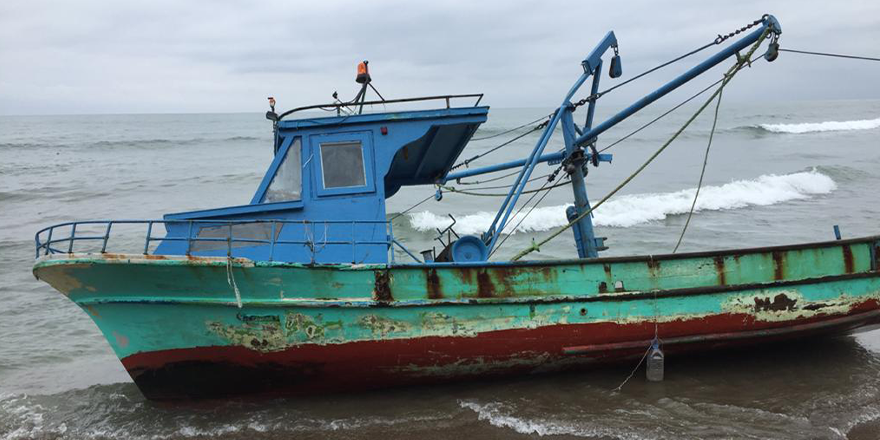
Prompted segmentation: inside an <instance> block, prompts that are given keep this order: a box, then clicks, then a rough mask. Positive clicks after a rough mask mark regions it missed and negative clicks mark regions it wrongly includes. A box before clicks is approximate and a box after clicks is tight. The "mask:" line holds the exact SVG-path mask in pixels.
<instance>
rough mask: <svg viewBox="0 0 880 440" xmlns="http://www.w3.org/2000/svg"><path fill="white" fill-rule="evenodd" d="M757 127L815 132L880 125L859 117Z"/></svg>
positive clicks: (783, 130)
mask: <svg viewBox="0 0 880 440" xmlns="http://www.w3.org/2000/svg"><path fill="white" fill-rule="evenodd" d="M758 127H759V128H763V129H764V130H767V131H770V132H773V133H792V134H802V133H816V132H821V131H845V130H872V129H875V128H878V127H880V118H878V119H860V120H855V121H825V122H807V123H803V124H758Z"/></svg>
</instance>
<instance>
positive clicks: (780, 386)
mask: <svg viewBox="0 0 880 440" xmlns="http://www.w3.org/2000/svg"><path fill="white" fill-rule="evenodd" d="M610 107H613V106H610ZM602 110H606V111H605V112H604V113H602V112H601V111H600V114H599V115H598V116H597V117H598V119H599V120H601V118H602V117H603V116H607V115H608V114H609V113H608V108H605V107H603V108H602ZM662 110H664V108H663V107H662V106H660V107H658V108H656V109H650V110H646V111H645V112H643V113H640V114H637V115H636V116H634V117H633V118H631V119H630V120H628V121H626V122H625V123H623V124H621V125H620V126H618V127H615V128H614V129H612V130H610V131H609V132H608V133H606V134H604V135H603V136H602V137H601V138H600V141H599V143H598V145H597V146H598V147H599V148H600V149H601V148H603V147H604V146H607V145H609V144H610V143H611V142H613V141H615V140H617V139H618V138H620V137H622V136H624V135H625V134H627V133H628V132H629V131H631V130H634V129H636V128H638V127H639V126H641V125H642V124H644V123H646V122H648V121H650V120H651V119H653V118H654V117H656V116H657V115H659V113H660V112H661V111H662ZM549 111H550V110H549V109H493V110H492V111H491V112H490V119H489V121H488V122H487V123H486V124H484V125H483V127H482V128H481V129H480V131H479V132H478V133H477V134H476V137H485V136H491V135H493V134H498V133H501V132H503V131H505V130H508V129H510V128H513V127H516V126H518V125H520V124H522V123H524V122H527V121H529V120H533V119H536V118H538V117H540V116H542V115H545V114H547V113H549ZM688 115H689V114H688V111H683V112H679V113H675V114H673V115H670V116H669V117H667V118H666V119H664V120H662V121H661V122H659V123H657V124H654V125H653V126H651V127H649V128H648V129H646V130H643V131H641V132H639V133H638V134H637V135H635V136H633V137H632V138H630V139H629V140H627V141H625V142H623V143H620V144H619V145H616V146H614V147H613V148H611V149H610V150H608V151H607V153H611V154H613V155H614V158H613V162H612V163H610V164H608V163H602V164H601V166H599V167H598V168H594V167H590V168H589V174H588V176H587V190H588V192H589V194H590V197H591V200H593V201H594V202H595V201H597V200H599V199H600V198H601V197H603V196H604V195H605V194H607V193H608V192H609V191H610V190H612V189H613V188H614V187H615V186H617V184H618V183H620V182H621V181H622V180H623V179H624V178H625V177H627V176H629V175H630V174H631V173H632V172H633V171H635V170H636V169H637V168H638V167H639V166H640V165H641V164H642V163H643V162H644V161H645V160H646V159H647V157H648V156H650V155H651V154H652V153H653V152H654V151H655V150H656V149H657V148H658V147H659V146H660V145H661V144H662V143H663V142H664V141H665V140H666V139H667V138H668V137H669V136H670V135H671V134H672V133H673V132H674V131H675V129H676V128H678V127H679V126H680V125H681V124H682V123H683V122H684V120H685V119H686V117H687V116H688ZM582 117H583V115H582V114H577V119H578V120H580V121H582ZM711 122H712V121H711V115H710V114H708V113H707V114H706V115H704V116H702V117H701V118H699V119H698V120H697V121H696V122H695V123H694V124H693V125H692V127H690V128H689V129H688V130H687V131H686V132H685V133H684V134H683V135H682V136H681V137H680V138H679V139H678V140H677V141H676V142H675V143H673V144H672V146H671V147H669V149H668V150H667V151H666V152H664V153H663V154H662V155H661V156H660V157H659V158H658V159H657V160H656V161H655V162H654V163H653V164H652V166H650V167H648V168H647V169H646V170H645V171H644V172H643V173H642V174H640V175H639V176H638V177H637V178H636V179H634V180H633V181H632V183H631V184H630V185H628V186H627V187H625V188H624V189H623V190H622V191H621V192H620V193H619V194H618V195H617V196H615V197H613V198H612V199H610V200H609V201H608V202H607V203H606V204H604V205H603V206H600V207H599V208H598V209H597V210H596V212H595V215H594V218H593V223H594V224H595V225H596V232H597V235H599V236H604V237H608V240H607V244H608V246H609V247H610V249H609V250H607V251H605V252H603V253H602V255H605V256H615V255H632V254H660V253H668V252H671V251H672V249H673V247H674V246H675V243H676V241H677V240H678V237H679V235H680V234H681V231H682V227H683V226H684V222H685V220H686V216H687V212H688V211H689V210H690V208H691V204H692V203H693V197H694V193H695V192H696V185H697V182H698V180H699V175H700V171H701V167H702V163H703V155H704V153H705V150H706V142H707V138H708V133H709V129H710V127H711ZM510 136H512V135H505V136H498V137H494V138H490V139H486V140H482V141H474V142H472V143H471V145H470V146H469V147H468V150H466V152H465V153H464V154H463V157H471V156H472V155H474V154H478V153H480V152H485V151H488V150H489V149H490V148H492V147H494V146H496V145H498V144H499V143H501V142H503V141H504V140H506V139H508V138H509V137H510ZM537 137H538V135H537V134H534V133H533V134H530V135H527V136H526V137H524V138H523V139H521V140H520V141H517V142H514V143H513V144H511V145H509V146H507V147H504V148H502V149H500V150H498V151H497V152H495V153H492V154H490V155H487V156H486V157H484V158H482V159H480V160H478V161H476V162H474V163H473V164H471V166H472V167H473V166H479V165H484V164H491V163H495V162H502V161H508V160H513V159H517V158H521V157H523V156H524V155H526V154H527V153H528V152H529V151H530V149H531V148H532V147H533V146H534V143H535V142H536V141H537ZM561 148H562V141H561V135H560V133H557V134H556V136H555V137H554V140H553V141H552V142H551V143H550V145H549V146H548V147H547V151H548V152H550V151H557V150H559V149H561ZM271 159H272V146H271V124H270V123H269V122H268V121H266V120H265V119H263V118H262V115H260V114H187V115H92V116H4V117H0V439H25V438H46V439H56V438H71V439H79V438H97V439H103V438H107V439H129V438H136V439H178V438H203V437H216V438H224V439H226V438H228V439H233V438H243V439H244V438H246V439H262V438H266V439H275V438H449V437H463V438H529V437H538V436H559V437H577V438H603V439H604V438H612V439H617V438H620V439H641V438H705V437H712V438H725V437H738V438H743V437H745V438H829V439H835V438H847V437H849V438H878V437H880V333H877V332H869V333H864V334H860V335H858V336H854V337H845V338H840V339H833V340H822V341H806V342H802V343H792V344H787V345H782V346H775V347H773V348H772V349H769V350H767V349H756V350H745V351H736V352H729V353H728V352H718V353H712V354H709V355H705V356H696V357H689V358H686V359H685V358H675V357H672V358H667V359H666V365H665V369H666V374H665V381H664V382H662V383H648V382H646V380H645V379H644V375H643V374H637V375H636V376H635V377H634V378H633V379H631V380H630V381H629V382H627V384H626V385H625V386H624V387H623V388H622V389H621V391H618V392H614V391H612V390H614V389H615V388H616V387H617V386H618V385H620V383H621V382H622V381H623V380H624V379H625V378H626V377H627V376H628V375H629V373H630V371H631V370H632V367H634V365H633V366H624V367H616V368H610V369H602V370H598V371H592V372H586V373H579V374H565V375H556V376H547V377H521V378H513V379H510V380H505V381H501V382H486V383H468V384H457V385H447V386H438V387H419V388H411V389H402V390H391V391H384V392H377V393H369V394H363V395H354V396H338V395H337V396H313V397H309V398H298V399H276V400H269V401H266V400H256V401H254V400H248V399H237V400H231V401H211V402H198V403H190V404H167V403H154V402H149V401H146V400H145V399H144V398H143V397H142V396H141V395H140V393H139V392H138V390H137V388H136V387H135V386H134V384H133V383H132V382H131V380H130V379H129V378H128V376H127V374H126V373H125V371H124V370H123V369H122V367H121V365H120V363H119V361H118V360H117V359H116V357H115V355H114V354H113V352H112V351H111V349H110V347H109V346H108V344H107V343H106V342H105V341H104V338H103V336H102V335H101V334H100V332H99V331H98V330H97V328H96V327H95V325H94V324H93V323H92V322H91V320H90V319H89V318H88V316H87V315H86V314H85V313H83V312H82V311H81V310H80V309H79V308H77V307H76V306H75V305H73V304H71V303H70V302H69V301H67V300H66V299H65V298H64V297H63V296H62V295H60V294H59V293H57V292H55V291H54V290H53V289H52V288H50V287H49V286H48V285H46V284H44V283H42V282H39V281H37V280H35V279H34V277H33V276H32V274H31V265H32V264H33V258H34V247H33V246H34V245H33V243H34V241H33V234H34V233H35V232H36V231H37V230H38V229H40V228H43V227H45V226H49V225H52V224H55V223H59V222H64V221H70V220H86V219H110V218H129V219H130V218H161V216H162V214H164V213H167V212H178V211H186V210H194V209H203V208H211V207H220V206H228V205H236V204H243V203H247V202H248V201H249V200H250V198H251V196H252V195H253V192H254V191H255V189H256V186H257V185H258V184H259V182H260V180H261V178H262V176H263V173H264V171H265V168H266V167H267V165H268V163H269V161H270V160H271ZM555 168H556V166H553V165H546V164H542V165H539V166H538V168H537V169H536V170H535V174H534V175H533V177H542V176H546V175H548V174H551V173H552V172H553V171H554V170H555ZM499 175H503V173H499V174H495V175H489V176H480V177H473V178H469V179H463V181H462V182H449V183H448V185H449V186H452V187H455V188H456V189H458V190H466V191H470V192H475V193H482V194H487V195H484V196H470V195H464V194H460V193H455V192H452V191H449V190H444V191H443V197H442V200H441V201H436V200H434V199H433V198H430V199H429V200H428V201H425V202H423V203H421V204H419V205H418V206H415V207H414V208H413V206H414V205H416V204H417V203H418V202H420V201H422V200H425V199H426V198H428V197H429V196H431V195H432V194H434V193H435V192H436V190H437V188H435V187H432V186H423V187H412V188H405V189H403V190H402V191H400V193H399V194H398V195H395V196H394V197H392V198H391V199H389V200H388V213H389V216H388V217H389V219H393V223H394V231H395V236H396V237H397V238H398V239H399V240H401V241H402V242H403V243H404V244H405V245H406V246H407V247H408V248H409V249H411V250H412V251H413V252H417V251H422V250H425V249H430V248H432V247H437V248H438V249H437V250H438V251H439V247H440V246H441V245H440V244H439V242H437V241H435V238H436V236H437V229H438V228H439V229H442V228H445V227H446V226H447V225H448V224H449V223H451V222H452V220H451V219H450V218H449V217H448V214H452V215H453V216H454V217H455V219H456V224H455V226H454V229H455V231H456V232H457V233H459V234H479V233H481V232H483V231H484V230H485V229H486V228H487V227H488V226H489V224H490V223H491V221H492V219H493V218H494V215H495V209H497V207H498V205H499V203H500V202H501V198H499V197H498V194H502V195H503V194H505V193H506V188H505V186H506V185H507V184H509V182H510V181H512V179H513V177H507V178H504V179H499V180H494V181H492V182H486V183H479V182H481V181H486V180H488V179H492V178H494V177H497V176H499ZM542 179H543V177H542ZM542 179H539V180H535V181H534V182H532V183H531V184H530V185H529V188H537V187H540V186H541V185H542V184H543V183H544V180H542ZM496 187H500V188H496ZM529 197H530V196H529V195H526V196H524V197H523V199H522V201H523V202H524V201H526V200H528V199H529ZM571 199H572V195H571V192H570V187H568V186H562V187H559V188H556V189H554V190H553V191H552V192H550V194H549V195H548V196H547V197H546V198H544V199H543V200H542V202H541V204H540V206H539V207H537V208H535V209H534V210H531V211H530V209H529V208H526V209H523V210H522V212H521V213H520V214H519V215H518V216H516V217H514V218H513V221H512V222H511V223H510V225H511V227H510V228H508V229H507V230H505V234H504V235H503V236H502V239H505V240H504V243H503V245H502V246H501V247H500V248H499V250H498V251H497V252H496V253H495V254H494V255H493V259H498V260H504V259H507V258H509V257H511V256H512V255H514V254H515V253H516V252H518V251H519V250H521V249H523V248H524V247H527V246H528V245H529V244H530V243H531V241H532V239H533V238H534V239H536V240H540V239H541V238H544V237H546V236H548V235H549V234H550V233H552V232H553V231H554V230H556V228H559V227H561V226H563V225H564V224H565V223H566V220H565V208H566V206H567V205H568V204H569V203H570V202H571ZM534 200H537V198H535V199H533V201H534ZM878 201H880V101H845V102H827V101H826V102H791V103H765V104H755V103H740V104H737V103H731V104H727V103H725V104H723V105H722V107H721V113H720V117H719V123H718V129H717V132H716V134H715V138H714V141H713V145H712V148H711V150H710V153H709V158H708V166H707V169H706V176H705V178H704V182H703V186H702V188H701V190H700V197H699V199H698V200H697V203H696V205H695V212H694V216H693V219H692V220H691V223H690V226H689V228H688V230H687V233H686V235H685V237H684V241H683V244H682V247H681V249H680V251H697V250H710V249H723V248H737V247H749V246H766V245H779V244H790V243H798V242H808V241H821V240H830V239H833V237H834V235H833V226H834V225H840V228H841V231H842V234H843V236H844V237H846V238H850V237H856V236H864V235H872V234H880V223H878V221H877V218H878V217H880V207H878ZM410 208H412V209H411V210H409V211H407V212H406V214H403V215H398V214H399V213H402V212H404V211H406V210H408V209H410ZM527 212H528V213H529V214H528V215H527V216H525V215H524V214H525V213H527ZM573 255H575V249H574V239H573V237H572V236H571V233H570V232H565V233H563V234H562V235H561V236H560V237H559V238H558V239H556V240H555V241H553V242H551V243H549V244H547V245H545V246H543V247H542V248H541V250H540V252H538V253H535V254H532V255H530V257H531V258H545V259H561V258H571V257H572V256H573ZM397 257H398V258H405V256H404V255H397Z"/></svg>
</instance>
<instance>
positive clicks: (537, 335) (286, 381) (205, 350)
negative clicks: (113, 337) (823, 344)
mask: <svg viewBox="0 0 880 440" xmlns="http://www.w3.org/2000/svg"><path fill="white" fill-rule="evenodd" d="M876 326H880V310H878V309H877V306H876V304H873V303H866V304H863V305H862V306H860V307H858V308H856V309H853V310H852V311H851V313H850V314H848V315H845V316H839V315H838V316H831V317H815V318H811V319H805V320H802V321H796V322H755V321H754V318H753V317H752V316H749V315H733V314H728V315H717V316H711V317H705V318H700V319H691V320H681V321H674V322H666V323H661V324H660V325H659V335H660V337H661V338H662V340H663V342H664V352H665V353H666V354H667V356H669V355H676V354H679V353H685V352H693V351H702V350H711V349H716V348H723V347H731V346H744V345H754V344H759V343H771V342H779V341H785V340H791V339H797V338H804V337H815V336H820V335H834V334H845V333H848V332H852V331H853V330H855V329H861V330H869V329H872V328H874V327H876ZM653 336H654V324H653V323H650V322H641V323H633V324H616V323H595V324H577V325H574V324H565V325H553V326H546V327H539V328H534V329H516V330H503V331H495V332H486V333H481V334H479V335H477V336H474V337H423V338H414V339H389V340H382V341H361V342H350V343H344V344H327V345H300V346H295V347H291V348H289V349H286V350H283V351H277V352H269V353H266V352H260V351H255V350H252V349H249V348H246V347H240V346H215V347H197V348H190V349H176V350H166V351H157V352H149V353H138V354H135V355H132V356H129V357H126V358H125V359H123V360H122V363H123V365H124V366H125V368H126V369H127V370H128V372H129V374H130V375H131V377H132V379H134V381H135V383H136V384H137V386H138V387H139V388H140V390H141V392H142V393H143V394H144V395H145V396H146V397H147V398H149V399H154V400H165V399H193V398H219V397H229V396H236V395H305V394H315V393H338V392H356V391H365V390H371V389H380V388H390V387H400V386H407V385H415V384H430V383H440V382H449V381H453V380H455V381H458V380H473V379H478V378H479V379H486V378H492V377H499V376H506V375H522V374H534V373H544V372H554V371H563V370H575V369H583V368H587V367H591V366H595V365H598V364H606V363H614V362H620V361H623V360H628V359H632V358H639V357H641V356H642V354H643V353H644V352H645V350H646V348H647V347H648V345H649V344H650V341H651V340H652V339H653Z"/></svg>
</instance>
